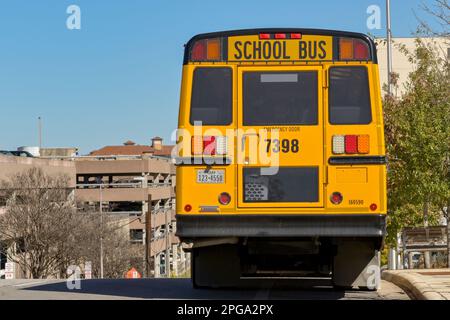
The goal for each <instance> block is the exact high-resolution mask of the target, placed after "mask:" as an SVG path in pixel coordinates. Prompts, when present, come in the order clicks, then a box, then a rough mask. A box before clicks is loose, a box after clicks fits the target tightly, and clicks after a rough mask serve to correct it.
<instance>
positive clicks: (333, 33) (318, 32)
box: [183, 28, 378, 64]
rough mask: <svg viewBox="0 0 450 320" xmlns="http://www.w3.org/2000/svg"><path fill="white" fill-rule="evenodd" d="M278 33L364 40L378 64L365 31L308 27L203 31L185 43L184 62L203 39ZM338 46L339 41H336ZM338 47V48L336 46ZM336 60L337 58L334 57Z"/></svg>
mask: <svg viewBox="0 0 450 320" xmlns="http://www.w3.org/2000/svg"><path fill="white" fill-rule="evenodd" d="M278 33H286V34H287V33H298V34H301V35H306V36H329V37H336V38H353V39H359V40H362V41H364V42H365V43H366V44H367V45H368V47H369V50H370V59H369V61H371V62H373V63H375V64H377V63H378V59H377V50H376V44H375V42H374V40H373V39H372V38H370V37H369V36H368V35H366V34H363V33H357V32H348V31H338V30H326V29H307V28H258V29H242V30H228V31H220V32H211V33H203V34H198V35H196V36H194V37H192V38H191V39H190V40H189V41H188V43H187V44H186V45H185V51H184V60H183V64H187V63H189V62H190V61H191V59H190V55H191V51H192V48H193V46H194V44H195V43H196V42H197V41H199V40H203V39H214V38H222V39H224V41H227V39H228V37H236V36H251V35H260V34H278ZM335 42H336V44H335V46H337V45H338V44H337V41H335ZM336 49H338V48H336ZM333 60H335V59H333Z"/></svg>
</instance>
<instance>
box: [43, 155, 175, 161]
mask: <svg viewBox="0 0 450 320" xmlns="http://www.w3.org/2000/svg"><path fill="white" fill-rule="evenodd" d="M39 159H48V160H71V161H75V160H83V159H87V160H89V159H92V160H121V159H124V160H146V159H157V160H164V161H168V162H172V161H171V158H170V157H163V156H155V155H107V156H45V157H39Z"/></svg>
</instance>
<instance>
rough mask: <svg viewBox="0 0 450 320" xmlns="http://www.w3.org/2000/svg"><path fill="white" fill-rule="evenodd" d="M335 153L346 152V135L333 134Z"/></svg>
mask: <svg viewBox="0 0 450 320" xmlns="http://www.w3.org/2000/svg"><path fill="white" fill-rule="evenodd" d="M333 153H334V154H344V153H345V137H344V136H333Z"/></svg>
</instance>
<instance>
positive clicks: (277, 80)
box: [243, 71, 318, 126]
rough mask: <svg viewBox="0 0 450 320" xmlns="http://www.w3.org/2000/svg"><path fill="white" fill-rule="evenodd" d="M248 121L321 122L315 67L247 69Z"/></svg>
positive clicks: (300, 123)
mask: <svg viewBox="0 0 450 320" xmlns="http://www.w3.org/2000/svg"><path fill="white" fill-rule="evenodd" d="M243 80H244V88H243V100H244V101H243V102H244V125H246V126H264V125H317V124H318V97H317V96H318V83H317V82H318V78H317V72H315V71H304V72H246V73H244V79H243Z"/></svg>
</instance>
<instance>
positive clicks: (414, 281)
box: [381, 271, 446, 300]
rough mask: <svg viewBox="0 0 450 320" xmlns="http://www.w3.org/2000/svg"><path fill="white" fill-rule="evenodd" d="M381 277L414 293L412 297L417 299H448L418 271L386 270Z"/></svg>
mask: <svg viewBox="0 0 450 320" xmlns="http://www.w3.org/2000/svg"><path fill="white" fill-rule="evenodd" d="M381 278H382V279H383V280H386V281H389V282H392V283H393V284H395V285H396V286H398V287H400V288H402V289H403V290H405V291H407V293H408V294H411V295H412V297H411V298H414V299H416V300H446V299H445V298H444V297H443V296H442V295H440V294H439V293H437V292H436V291H434V290H433V289H432V288H431V287H430V286H429V285H428V284H427V283H426V281H425V280H424V279H423V278H422V277H421V276H420V275H419V274H417V273H413V272H408V273H406V272H403V273H402V272H398V271H384V272H383V273H382V274H381Z"/></svg>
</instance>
